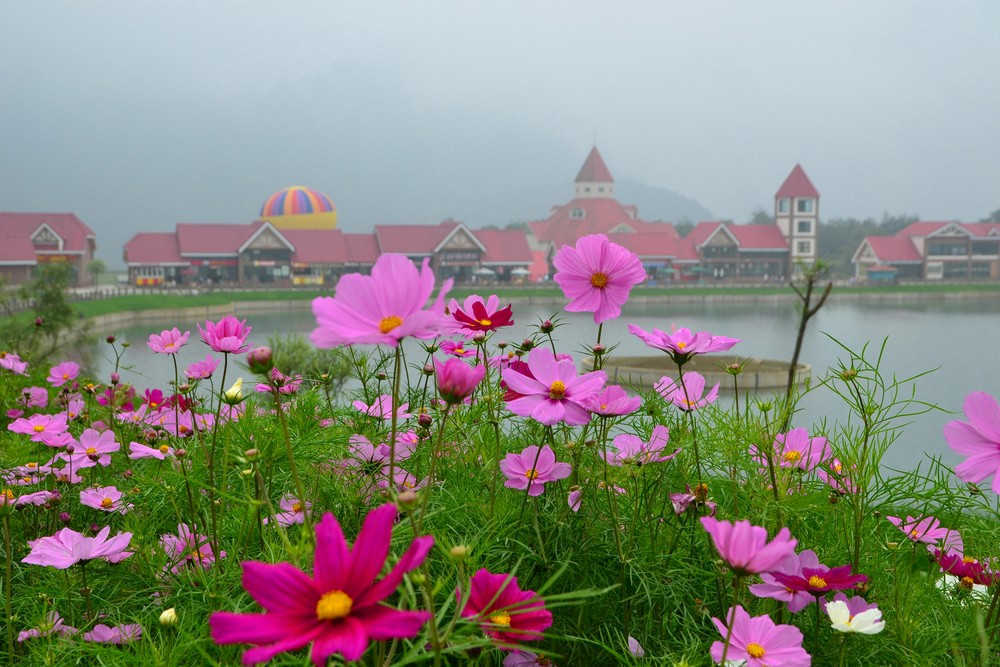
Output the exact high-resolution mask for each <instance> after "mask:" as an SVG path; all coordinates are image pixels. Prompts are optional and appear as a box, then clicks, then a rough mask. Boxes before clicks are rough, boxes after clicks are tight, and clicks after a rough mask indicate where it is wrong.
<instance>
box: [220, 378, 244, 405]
mask: <svg viewBox="0 0 1000 667" xmlns="http://www.w3.org/2000/svg"><path fill="white" fill-rule="evenodd" d="M222 400H223V401H224V402H225V403H226V404H227V405H236V404H238V403H240V402H242V401H243V378H237V379H236V382H234V383H233V386H232V387H230V388H229V389H227V390H226V391H225V393H224V394H222Z"/></svg>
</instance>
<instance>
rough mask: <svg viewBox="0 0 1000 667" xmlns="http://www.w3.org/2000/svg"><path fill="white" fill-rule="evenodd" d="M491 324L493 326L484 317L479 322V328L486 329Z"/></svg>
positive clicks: (490, 321)
mask: <svg viewBox="0 0 1000 667" xmlns="http://www.w3.org/2000/svg"><path fill="white" fill-rule="evenodd" d="M492 324H493V322H492V320H488V319H486V318H485V317H484V318H483V319H481V320H479V326H481V327H488V326H491V325H492Z"/></svg>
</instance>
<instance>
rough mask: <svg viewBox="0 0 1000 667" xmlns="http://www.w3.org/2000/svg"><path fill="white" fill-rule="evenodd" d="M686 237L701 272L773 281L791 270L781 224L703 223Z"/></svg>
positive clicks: (716, 275)
mask: <svg viewBox="0 0 1000 667" xmlns="http://www.w3.org/2000/svg"><path fill="white" fill-rule="evenodd" d="M686 240H687V241H688V242H689V243H691V245H692V246H693V247H694V249H695V251H696V252H697V255H698V257H699V259H700V265H699V269H700V272H701V273H703V274H705V276H706V277H707V276H708V275H711V277H713V278H715V279H724V278H732V279H734V280H753V281H761V280H764V281H766V280H770V279H772V278H774V279H777V278H780V277H782V276H784V275H785V272H786V271H787V270H788V240H787V239H786V238H785V236H784V235H783V234H782V233H781V230H780V229H779V228H778V226H777V225H734V224H732V223H728V222H721V221H713V222H699V223H698V224H697V225H695V227H694V229H692V230H691V232H690V233H688V235H687V237H686Z"/></svg>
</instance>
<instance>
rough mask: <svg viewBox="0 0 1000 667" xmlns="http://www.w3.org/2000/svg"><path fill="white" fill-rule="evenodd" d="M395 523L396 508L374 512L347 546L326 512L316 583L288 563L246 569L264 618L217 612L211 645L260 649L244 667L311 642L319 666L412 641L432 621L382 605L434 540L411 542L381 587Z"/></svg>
mask: <svg viewBox="0 0 1000 667" xmlns="http://www.w3.org/2000/svg"><path fill="white" fill-rule="evenodd" d="M395 517H396V507H395V506H394V505H392V504H386V505H382V506H381V507H379V508H376V509H374V510H372V511H371V512H369V513H368V516H367V518H366V519H365V522H364V525H363V526H362V527H361V532H360V533H359V534H358V538H357V539H356V540H355V541H354V546H353V548H349V547H348V544H347V541H346V540H345V539H344V534H343V533H342V532H341V529H340V524H339V523H338V522H337V520H336V519H335V518H334V516H333V515H332V514H329V513H328V514H326V515H325V516H324V517H323V520H322V521H320V522H319V524H318V525H317V526H316V551H315V563H314V565H313V576H312V577H309V576H308V575H307V574H305V573H304V572H302V571H301V570H299V569H297V568H295V567H294V566H292V565H291V564H289V563H278V564H275V565H271V564H267V563H257V562H253V561H249V562H245V563H243V587H244V588H246V589H247V592H249V593H250V595H251V596H253V597H254V599H256V600H257V602H259V603H260V605H261V606H262V607H264V609H265V613H263V614H233V613H229V612H216V613H214V614H212V616H211V618H209V625H210V626H211V634H212V639H213V640H214V641H215V642H216V643H217V644H238V643H249V644H255V645H256V646H255V647H254V648H251V649H249V650H248V651H246V653H244V654H243V664H244V665H256V664H258V663H261V662H266V661H267V660H270V659H271V658H273V657H274V656H276V655H277V654H279V653H284V652H286V651H295V650H297V649H300V648H302V647H303V646H305V645H307V644H309V643H310V642H312V645H313V646H312V653H311V658H312V662H313V664H314V665H316V666H317V667H322V666H323V665H326V664H327V662H328V661H329V658H330V656H332V655H333V654H335V653H339V654H340V655H342V656H343V658H344V660H346V661H348V662H350V661H353V660H358V659H359V658H360V657H361V655H362V654H363V653H364V652H365V650H366V649H367V648H368V643H369V642H370V641H372V640H375V641H382V640H387V639H397V638H408V637H413V636H415V635H416V634H417V633H418V632H420V628H421V627H422V626H423V625H424V623H425V622H426V621H427V619H428V618H429V617H430V615H429V614H428V613H427V612H423V611H401V610H398V609H395V608H393V607H390V606H388V605H383V604H381V603H382V600H384V599H385V598H386V597H388V596H389V595H391V594H392V593H393V592H395V590H396V589H397V588H398V587H399V584H400V582H401V581H402V580H403V575H404V574H405V573H407V572H409V571H410V570H413V569H414V568H417V567H419V566H420V565H421V563H423V562H424V559H425V558H426V557H427V553H428V552H429V551H430V548H431V546H432V545H433V544H434V538H433V537H431V536H429V535H427V536H423V537H418V538H416V539H415V540H413V543H412V544H411V545H410V548H409V549H408V550H407V551H406V553H405V554H403V557H402V558H400V559H399V561H398V562H397V563H396V565H395V567H393V568H392V569H391V570H390V571H389V573H388V574H387V575H385V577H383V578H382V579H380V580H378V581H376V577H378V575H379V573H380V572H381V571H382V568H383V567H384V566H385V561H386V556H387V555H388V553H389V546H390V543H391V541H392V524H393V520H394V519H395Z"/></svg>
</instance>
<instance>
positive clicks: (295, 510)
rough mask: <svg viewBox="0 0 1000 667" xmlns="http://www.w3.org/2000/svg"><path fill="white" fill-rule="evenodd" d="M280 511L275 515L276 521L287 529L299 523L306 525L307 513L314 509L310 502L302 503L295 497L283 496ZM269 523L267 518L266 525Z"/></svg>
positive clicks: (279, 502) (279, 505)
mask: <svg viewBox="0 0 1000 667" xmlns="http://www.w3.org/2000/svg"><path fill="white" fill-rule="evenodd" d="M278 509H279V510H281V511H280V512H278V513H276V514H275V515H274V520H275V522H276V523H277V524H278V525H279V526H281V527H282V528H287V527H288V526H291V525H294V524H297V523H305V520H306V512H308V511H309V510H310V509H312V503H311V502H309V501H308V500H307V501H305V502H302V501H300V500H299V499H298V498H296V497H295V496H283V497H282V499H281V500H280V501H278ZM267 523H268V520H267V519H266V518H265V519H264V524H265V525H266V524H267Z"/></svg>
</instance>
